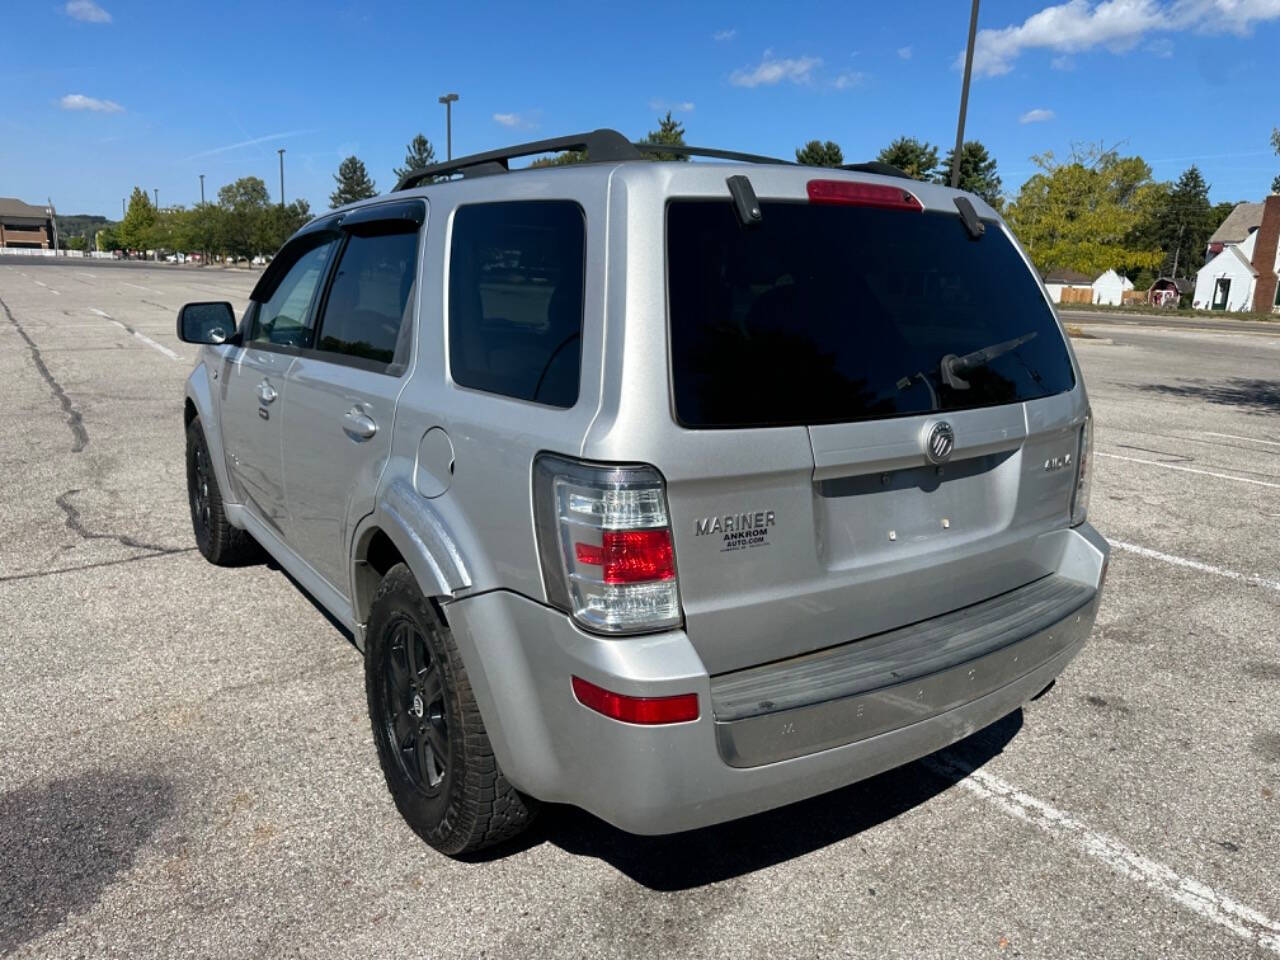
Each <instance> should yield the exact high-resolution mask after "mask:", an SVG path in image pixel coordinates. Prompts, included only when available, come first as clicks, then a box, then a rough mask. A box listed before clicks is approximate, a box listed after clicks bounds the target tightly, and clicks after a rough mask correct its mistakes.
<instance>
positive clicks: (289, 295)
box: [249, 239, 335, 347]
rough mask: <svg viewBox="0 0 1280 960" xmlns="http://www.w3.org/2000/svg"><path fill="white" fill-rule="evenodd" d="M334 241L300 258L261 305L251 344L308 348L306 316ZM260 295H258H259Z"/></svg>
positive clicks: (309, 337) (250, 332) (308, 333)
mask: <svg viewBox="0 0 1280 960" xmlns="http://www.w3.org/2000/svg"><path fill="white" fill-rule="evenodd" d="M334 242H335V241H334V240H332V239H330V240H325V241H322V242H321V243H320V244H319V245H318V246H316V247H313V248H312V249H310V250H308V251H307V252H306V253H304V254H302V256H301V257H299V258H298V260H297V262H295V263H294V264H293V266H291V267H290V268H289V269H288V271H287V272H286V273H285V275H284V276H283V277H281V278H280V282H279V283H278V284H277V285H276V287H275V289H274V290H273V291H272V292H271V294H270V295H269V296H268V297H267V298H266V299H265V300H263V301H261V302H260V304H259V306H258V310H257V313H256V316H255V317H254V321H253V326H252V329H251V330H250V331H249V340H250V341H254V342H257V343H276V344H282V345H285V346H291V347H305V346H307V345H308V343H309V342H310V339H311V330H310V327H309V326H308V324H307V321H308V316H307V312H308V310H309V309H310V307H311V300H312V298H313V297H314V296H315V292H316V289H317V287H319V286H320V280H321V278H322V277H323V276H324V265H325V263H326V262H327V261H328V259H329V253H330V251H332V249H333V245H334ZM256 292H257V291H255V293H256Z"/></svg>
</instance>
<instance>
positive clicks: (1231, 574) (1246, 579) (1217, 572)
mask: <svg viewBox="0 0 1280 960" xmlns="http://www.w3.org/2000/svg"><path fill="white" fill-rule="evenodd" d="M1110 543H1111V546H1113V547H1115V548H1116V549H1117V550H1123V551H1125V552H1126V553H1136V554H1137V555H1138V556H1140V557H1148V558H1150V559H1152V560H1160V561H1162V562H1164V563H1171V564H1173V565H1174V566H1176V567H1186V568H1188V569H1190V570H1198V571H1200V572H1201V573H1211V574H1213V575H1214V576H1215V577H1226V578H1227V579H1228V580H1238V581H1240V582H1241V583H1248V584H1251V585H1252V586H1255V587H1265V588H1266V589H1268V590H1277V591H1280V580H1268V579H1267V578H1266V577H1256V576H1253V575H1252V574H1248V573H1237V572H1236V571H1235V570H1228V569H1226V568H1225V567H1215V566H1214V565H1213V564H1211V563H1201V562H1200V561H1199V560H1190V559H1188V558H1187V557H1179V556H1175V555H1174V554H1172V553H1161V552H1160V551H1159V550H1152V549H1151V548H1150V547H1140V546H1138V545H1137V544H1136V543H1125V542H1124V541H1123V540H1111V541H1110Z"/></svg>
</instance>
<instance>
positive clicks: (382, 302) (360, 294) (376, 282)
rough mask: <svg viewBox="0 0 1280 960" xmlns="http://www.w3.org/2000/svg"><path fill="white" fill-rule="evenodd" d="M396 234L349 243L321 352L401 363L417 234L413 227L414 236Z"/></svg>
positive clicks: (330, 302)
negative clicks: (398, 351) (400, 348)
mask: <svg viewBox="0 0 1280 960" xmlns="http://www.w3.org/2000/svg"><path fill="white" fill-rule="evenodd" d="M395 229H396V230H397V232H393V233H388V232H382V233H379V234H377V235H373V236H366V235H363V234H355V235H353V236H352V237H351V238H350V239H349V240H348V241H347V246H346V249H345V250H343V252H342V259H341V260H339V261H338V269H337V271H336V272H335V273H334V276H333V283H332V285H331V286H330V288H329V297H328V300H327V301H326V302H325V307H324V318H323V319H322V320H321V323H320V342H319V347H320V349H321V350H329V351H332V352H334V353H341V354H345V355H346V356H350V357H359V358H362V359H364V360H369V361H373V362H375V363H378V364H389V363H391V362H392V361H393V360H394V359H396V345H397V344H398V343H399V341H400V333H401V328H402V327H403V328H404V331H405V333H406V334H407V333H408V324H407V322H406V321H405V313H406V312H407V307H408V304H409V293H410V291H411V290H412V288H413V278H414V276H415V275H416V273H417V269H416V268H417V253H418V233H417V230H416V229H414V227H413V225H410V230H412V232H408V231H406V230H405V229H404V225H396V228H395ZM406 339H407V338H406ZM403 359H404V358H403V356H402V357H401V360H403Z"/></svg>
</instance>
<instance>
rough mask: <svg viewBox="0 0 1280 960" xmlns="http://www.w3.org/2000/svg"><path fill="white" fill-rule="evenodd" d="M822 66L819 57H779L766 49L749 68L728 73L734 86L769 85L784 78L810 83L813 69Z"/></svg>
mask: <svg viewBox="0 0 1280 960" xmlns="http://www.w3.org/2000/svg"><path fill="white" fill-rule="evenodd" d="M820 66H822V58H821V57H794V58H779V57H775V56H774V55H773V51H772V50H766V51H765V52H764V56H763V57H761V58H760V62H759V63H758V64H757V65H756V66H754V67H751V68H750V69H747V68H743V69H741V70H735V71H733V73H731V74H729V82H730V83H732V84H733V85H734V86H735V87H771V86H773V85H774V84H777V83H781V82H782V81H784V80H786V81H788V82H790V83H812V82H813V71H814V70H816V69H817V68H818V67H820Z"/></svg>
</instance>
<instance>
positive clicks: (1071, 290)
mask: <svg viewBox="0 0 1280 960" xmlns="http://www.w3.org/2000/svg"><path fill="white" fill-rule="evenodd" d="M1092 282H1093V281H1091V280H1090V279H1089V277H1088V276H1086V275H1085V274H1083V273H1081V272H1080V271H1078V270H1050V271H1049V272H1048V273H1046V274H1045V275H1044V288H1045V289H1046V290H1048V291H1049V299H1050V300H1052V301H1053V302H1054V303H1089V302H1090V301H1091V300H1092V299H1093V296H1092V293H1091V292H1090V284H1091V283H1092Z"/></svg>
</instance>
